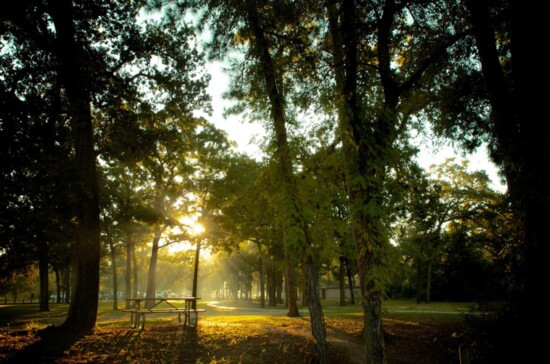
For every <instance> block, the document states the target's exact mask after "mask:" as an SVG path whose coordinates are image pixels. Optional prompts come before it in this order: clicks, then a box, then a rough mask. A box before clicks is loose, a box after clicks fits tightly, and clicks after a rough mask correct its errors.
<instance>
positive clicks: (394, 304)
mask: <svg viewBox="0 0 550 364" xmlns="http://www.w3.org/2000/svg"><path fill="white" fill-rule="evenodd" d="M211 303H214V302H207V301H202V302H199V308H206V309H207V312H206V315H208V313H209V311H210V312H211V313H212V314H217V315H223V314H224V312H227V313H228V314H229V313H230V312H233V314H235V313H237V312H238V311H245V312H244V314H245V315H262V313H261V311H262V310H261V307H260V304H259V303H256V302H255V303H252V302H248V301H224V302H217V303H214V304H217V305H218V306H219V307H220V308H213V307H211V306H208V305H209V304H211ZM322 305H323V310H324V313H325V315H326V316H327V317H338V316H349V315H352V316H354V315H361V313H362V308H361V305H358V304H356V305H349V304H348V305H347V306H344V307H341V306H339V303H338V301H337V300H323V301H322ZM123 307H124V300H121V301H120V302H119V310H118V311H114V310H113V309H112V302H100V304H99V309H98V326H107V325H115V326H118V325H128V323H129V314H128V313H125V312H122V309H123ZM474 307H475V304H473V303H456V302H433V303H431V304H429V305H427V304H416V302H415V301H413V300H386V301H384V302H383V310H384V315H385V316H387V317H398V318H399V317H403V318H410V319H412V318H433V319H450V320H453V321H454V320H461V319H462V317H463V315H462V314H466V313H470V312H472V310H473V308H474ZM67 309H68V305H67V304H56V303H52V304H50V311H48V312H41V311H39V310H38V304H15V305H14V304H8V305H0V328H6V327H21V326H26V327H41V326H45V325H47V324H59V323H61V322H63V319H64V317H65V315H66V314H67ZM273 309H279V310H280V314H281V315H284V314H285V313H286V311H285V308H284V306H283V305H281V304H279V305H278V306H277V307H267V306H266V310H269V311H268V312H266V313H268V315H273V314H274V312H273ZM247 310H250V311H249V312H246V311H247ZM300 311H301V312H302V315H303V316H304V317H305V316H307V308H301V309H300ZM170 319H173V318H170ZM165 320H167V319H166V318H158V319H156V318H152V320H150V321H149V320H148V322H151V323H155V322H157V321H158V323H162V322H164V321H165Z"/></svg>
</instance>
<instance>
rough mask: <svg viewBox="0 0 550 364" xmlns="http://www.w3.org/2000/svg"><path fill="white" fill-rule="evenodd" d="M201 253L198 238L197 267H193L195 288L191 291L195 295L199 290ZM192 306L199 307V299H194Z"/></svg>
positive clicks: (196, 250)
mask: <svg viewBox="0 0 550 364" xmlns="http://www.w3.org/2000/svg"><path fill="white" fill-rule="evenodd" d="M200 255H201V240H200V239H197V247H196V249H195V267H194V269H193V288H192V293H191V296H193V297H197V292H198V282H199V281H198V280H199V259H200ZM197 298H198V297H197ZM192 308H193V309H194V310H195V309H197V301H193V303H192Z"/></svg>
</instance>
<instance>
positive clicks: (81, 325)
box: [48, 0, 100, 334]
mask: <svg viewBox="0 0 550 364" xmlns="http://www.w3.org/2000/svg"><path fill="white" fill-rule="evenodd" d="M48 4H49V7H50V11H51V15H52V20H53V24H54V26H55V34H56V37H57V44H56V56H57V57H58V61H59V74H60V76H61V80H62V83H63V85H64V88H65V91H66V94H67V98H68V100H69V116H70V119H71V127H72V134H73V138H74V150H75V159H74V162H75V171H76V178H75V180H76V183H75V185H76V188H77V191H76V194H75V196H78V199H79V200H78V201H77V205H76V206H77V220H78V224H77V234H76V241H75V244H74V249H73V268H74V271H73V274H72V276H73V287H74V290H73V292H72V297H71V304H70V306H69V310H68V314H67V318H66V320H65V322H64V323H63V325H62V327H63V328H64V329H66V330H67V331H68V332H69V333H71V334H78V333H82V332H87V331H90V330H92V329H93V328H94V326H95V323H96V318H97V305H98V298H99V258H100V230H99V187H98V179H97V171H96V157H95V151H94V141H93V128H92V115H91V108H90V103H91V96H90V93H89V90H88V89H87V87H88V84H89V82H88V80H87V75H86V74H85V69H86V66H85V65H86V63H87V60H86V59H84V57H85V55H84V52H83V50H82V49H81V46H79V45H78V44H77V42H76V38H77V33H76V32H75V29H74V26H73V18H72V16H73V6H72V2H71V1H70V0H59V1H50V2H48Z"/></svg>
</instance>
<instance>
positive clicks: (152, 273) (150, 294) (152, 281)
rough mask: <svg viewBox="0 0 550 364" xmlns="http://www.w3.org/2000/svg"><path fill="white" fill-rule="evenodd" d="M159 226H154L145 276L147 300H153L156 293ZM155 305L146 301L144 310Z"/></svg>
mask: <svg viewBox="0 0 550 364" xmlns="http://www.w3.org/2000/svg"><path fill="white" fill-rule="evenodd" d="M161 231H162V230H161V228H160V226H155V236H154V237H153V246H152V249H151V259H150V261H149V273H148V274H147V296H146V297H147V298H155V297H156V293H157V263H158V253H159V240H160V237H161V234H162V233H161ZM154 305H155V302H154V301H153V300H151V301H147V302H146V304H145V308H151V307H153V306H154Z"/></svg>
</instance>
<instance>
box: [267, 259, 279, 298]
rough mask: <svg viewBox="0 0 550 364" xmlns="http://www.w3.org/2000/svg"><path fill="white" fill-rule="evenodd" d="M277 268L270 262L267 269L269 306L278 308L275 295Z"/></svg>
mask: <svg viewBox="0 0 550 364" xmlns="http://www.w3.org/2000/svg"><path fill="white" fill-rule="evenodd" d="M275 287H276V284H275V267H274V264H273V262H271V261H270V262H269V265H268V267H267V305H268V306H269V307H276V306H277V297H276V295H275Z"/></svg>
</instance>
